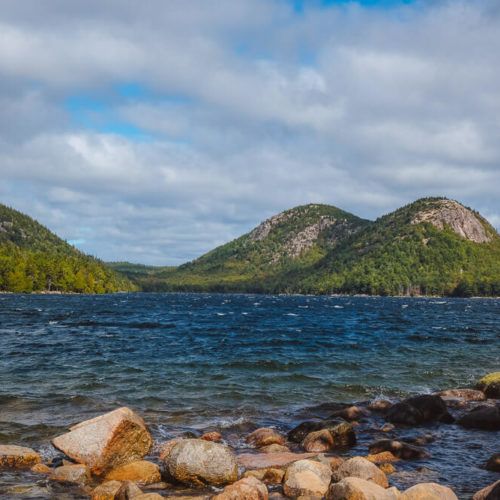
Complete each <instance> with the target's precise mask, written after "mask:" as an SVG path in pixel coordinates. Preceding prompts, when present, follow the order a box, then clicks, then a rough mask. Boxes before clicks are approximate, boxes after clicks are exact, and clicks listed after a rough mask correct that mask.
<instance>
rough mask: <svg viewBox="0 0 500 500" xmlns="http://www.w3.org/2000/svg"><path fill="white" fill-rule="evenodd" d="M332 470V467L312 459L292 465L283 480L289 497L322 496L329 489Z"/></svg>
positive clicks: (285, 491) (284, 489)
mask: <svg viewBox="0 0 500 500" xmlns="http://www.w3.org/2000/svg"><path fill="white" fill-rule="evenodd" d="M331 477H332V471H331V469H330V467H328V466H327V465H325V464H322V463H320V462H314V461H312V460H299V461H298V462H294V463H293V464H292V465H290V466H289V467H288V468H287V470H286V473H285V478H284V480H283V491H284V493H285V495H286V496H287V497H291V498H299V497H306V498H310V497H318V498H322V497H323V496H324V495H325V494H326V492H327V491H328V486H329V485H330V480H331Z"/></svg>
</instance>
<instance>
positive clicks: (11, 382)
mask: <svg viewBox="0 0 500 500" xmlns="http://www.w3.org/2000/svg"><path fill="white" fill-rule="evenodd" d="M499 319H500V300H499V299H437V298H429V299H425V298H414V299H409V298H380V297H308V296H262V295H218V294H199V295H197V294H117V295H108V296H77V295H71V296H53V295H1V296H0V338H1V340H0V443H5V444H7V443H9V444H19V445H27V446H32V447H34V448H35V449H37V450H41V452H42V454H44V455H45V456H46V457H51V456H54V455H55V451H54V450H53V449H52V448H51V446H50V444H49V440H50V438H52V437H54V436H55V435H57V434H59V433H61V432H63V431H64V430H66V428H67V427H68V425H70V424H73V423H75V422H78V421H81V420H84V419H87V418H90V417H93V416H95V415H97V414H100V413H103V412H106V411H109V410H112V409H114V408H116V407H117V406H122V405H127V406H130V407H131V408H133V409H134V410H136V411H138V412H139V413H141V414H142V415H143V416H144V418H145V420H146V422H147V423H148V425H149V426H150V428H151V430H152V433H153V435H154V437H155V439H156V440H158V441H161V440H162V439H167V438H170V437H173V436H176V435H179V434H181V433H183V432H185V431H188V430H191V431H197V430H198V431H201V430H205V429H219V430H221V431H222V432H223V434H224V436H225V437H226V439H228V440H229V441H230V442H231V444H233V445H235V446H244V445H243V443H242V441H241V437H242V436H244V434H245V433H246V432H247V431H248V430H252V429H253V428H255V427H256V426H261V425H273V426H276V427H278V428H279V429H281V430H283V431H286V430H288V429H289V428H290V427H291V426H293V425H294V424H296V423H298V422H300V421H301V420H304V419H305V418H308V417H310V416H312V415H319V414H320V413H321V410H319V409H317V408H315V406H316V405H320V404H322V403H334V402H359V401H365V400H368V399H372V398H374V397H384V398H389V399H391V398H400V397H404V396H406V395H408V394H417V393H419V394H420V393H430V392H432V391H435V390H440V389H446V388H453V387H467V386H471V385H472V384H473V383H474V382H475V381H476V380H477V379H478V378H480V377H481V376H482V375H484V374H485V373H487V372H491V371H495V370H498V367H499V365H500V360H499V358H500V349H499V339H500V322H499ZM320 416H321V415H320ZM324 416H326V415H324ZM380 423H382V420H380ZM373 425H374V421H370V422H369V423H367V424H363V426H364V427H363V426H362V429H360V430H361V431H363V432H361V433H360V435H361V439H360V442H359V444H358V445H357V446H356V448H354V450H350V451H349V452H348V453H346V455H348V454H354V453H359V454H366V453H367V444H368V443H369V442H370V441H371V440H374V439H377V438H381V437H384V436H383V435H382V436H381V435H380V433H377V432H375V431H373ZM417 431H418V432H419V433H428V432H431V433H433V434H434V436H435V438H436V440H435V442H434V443H432V444H431V445H429V446H428V447H427V448H428V450H429V451H430V452H431V454H432V457H431V458H430V459H427V460H423V461H418V462H408V463H404V464H403V463H402V462H399V463H398V464H397V469H398V471H399V472H398V473H397V474H395V475H392V476H390V480H391V483H392V484H394V485H396V486H402V485H403V486H404V485H409V484H414V483H417V482H426V481H437V482H441V483H443V484H448V485H450V486H452V487H453V489H454V490H455V491H456V492H457V494H458V495H459V496H460V497H461V498H470V496H471V494H472V493H473V492H475V491H477V490H478V489H480V488H481V487H483V486H485V485H487V484H489V483H491V482H493V481H494V480H496V479H497V478H498V474H495V473H492V472H488V471H485V470H484V469H482V468H481V466H482V465H483V464H484V462H485V461H486V460H487V458H488V457H489V456H490V455H492V454H493V453H494V452H498V450H497V449H496V448H497V447H498V433H494V432H481V431H465V430H463V429H460V428H459V427H458V426H456V425H436V426H430V427H424V428H420V429H417V430H415V429H409V430H406V431H405V430H401V431H399V432H398V433H397V435H398V436H406V435H409V434H412V433H413V434H415V432H417ZM418 467H426V468H428V469H430V472H429V471H427V472H423V473H417V472H416V470H417V468H418ZM19 477H20V476H19V475H15V474H11V473H0V496H1V497H2V498H13V495H12V493H9V491H11V490H9V488H11V487H12V485H14V484H17V483H19ZM23 478H24V479H23V482H28V483H29V482H30V481H32V482H36V481H40V478H39V477H37V478H32V477H30V475H29V474H25V475H24V476H23ZM16 482H17V483H16ZM9 495H10V496H9ZM61 495H62V496H60V497H58V498H76V497H75V496H71V495H70V496H68V497H64V496H63V495H64V494H63V493H61ZM24 497H25V498H30V496H28V495H26V496H24ZM15 498H23V494H19V495H16V496H15ZM31 498H34V497H33V496H31Z"/></svg>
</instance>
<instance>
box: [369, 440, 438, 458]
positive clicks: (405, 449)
mask: <svg viewBox="0 0 500 500" xmlns="http://www.w3.org/2000/svg"><path fill="white" fill-rule="evenodd" d="M368 449H369V451H370V454H372V455H373V454H377V453H381V452H383V451H390V452H391V453H392V454H393V455H394V456H396V457H398V458H402V459H404V460H417V459H422V458H429V457H430V454H429V453H428V452H427V451H426V450H424V449H423V448H419V447H418V446H414V445H411V444H408V443H405V442H403V441H397V440H395V439H381V440H380V441H376V442H375V443H372V444H371V445H370V446H369V447H368Z"/></svg>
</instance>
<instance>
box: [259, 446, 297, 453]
mask: <svg viewBox="0 0 500 500" xmlns="http://www.w3.org/2000/svg"><path fill="white" fill-rule="evenodd" d="M259 451H260V452H261V453H287V452H289V451H290V448H288V447H287V446H282V445H280V444H268V445H267V446H263V447H262V448H259Z"/></svg>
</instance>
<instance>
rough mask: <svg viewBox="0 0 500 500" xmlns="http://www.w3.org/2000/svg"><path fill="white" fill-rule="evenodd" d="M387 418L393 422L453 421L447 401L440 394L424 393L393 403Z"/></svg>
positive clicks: (410, 423)
mask: <svg viewBox="0 0 500 500" xmlns="http://www.w3.org/2000/svg"><path fill="white" fill-rule="evenodd" d="M386 419H387V420H388V421H389V422H392V423H393V424H404V425H420V424H424V423H427V422H433V421H439V422H444V423H452V422H453V421H454V419H453V417H452V416H451V415H450V414H449V412H448V409H447V407H446V404H445V402H444V401H443V399H442V398H441V397H440V396H437V395H431V394H424V395H421V396H413V397H411V398H408V399H405V400H404V401H401V402H400V403H396V404H395V405H393V406H392V407H391V408H390V409H389V410H388V411H387V414H386Z"/></svg>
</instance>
